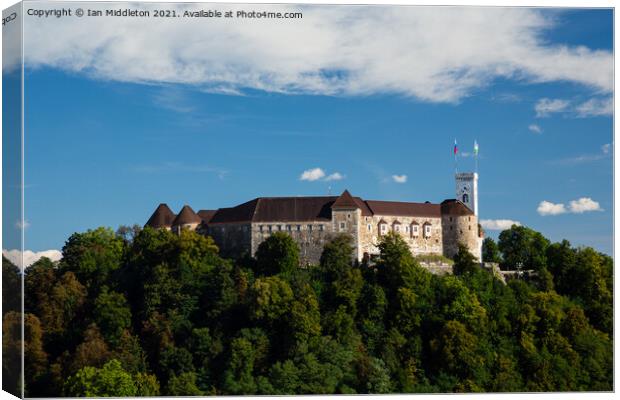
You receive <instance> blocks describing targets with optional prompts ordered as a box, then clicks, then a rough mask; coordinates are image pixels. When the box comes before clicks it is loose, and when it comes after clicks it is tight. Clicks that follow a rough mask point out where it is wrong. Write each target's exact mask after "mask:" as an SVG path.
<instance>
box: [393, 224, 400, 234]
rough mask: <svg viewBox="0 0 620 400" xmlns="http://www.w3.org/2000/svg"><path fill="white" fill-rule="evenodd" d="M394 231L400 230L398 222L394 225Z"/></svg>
mask: <svg viewBox="0 0 620 400" xmlns="http://www.w3.org/2000/svg"><path fill="white" fill-rule="evenodd" d="M394 232H400V225H399V224H396V225H394Z"/></svg>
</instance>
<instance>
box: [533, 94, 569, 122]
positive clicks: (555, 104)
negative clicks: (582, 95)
mask: <svg viewBox="0 0 620 400" xmlns="http://www.w3.org/2000/svg"><path fill="white" fill-rule="evenodd" d="M569 104H570V103H569V102H568V101H567V100H562V99H547V98H544V99H540V100H538V102H537V103H536V105H535V106H534V110H536V116H537V117H539V118H540V117H547V116H549V115H550V114H553V113H558V112H563V111H566V109H567V108H568V106H569Z"/></svg>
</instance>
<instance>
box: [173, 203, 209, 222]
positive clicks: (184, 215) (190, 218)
mask: <svg viewBox="0 0 620 400" xmlns="http://www.w3.org/2000/svg"><path fill="white" fill-rule="evenodd" d="M200 222H202V219H201V218H200V217H199V216H198V214H196V213H195V212H194V210H192V208H191V207H190V206H188V205H187V204H186V205H184V206H183V208H182V209H181V211H180V212H179V215H177V217H176V218H175V219H174V222H172V225H173V226H179V225H188V224H199V223H200Z"/></svg>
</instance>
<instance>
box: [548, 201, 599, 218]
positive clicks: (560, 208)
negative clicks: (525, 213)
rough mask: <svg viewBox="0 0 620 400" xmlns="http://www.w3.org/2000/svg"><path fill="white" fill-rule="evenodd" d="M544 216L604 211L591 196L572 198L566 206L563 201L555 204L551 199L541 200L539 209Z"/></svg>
mask: <svg viewBox="0 0 620 400" xmlns="http://www.w3.org/2000/svg"><path fill="white" fill-rule="evenodd" d="M537 211H538V213H539V214H540V215H542V216H547V215H559V214H566V213H572V214H583V213H584V212H590V211H603V209H602V208H601V206H600V204H599V203H598V202H596V201H594V200H592V199H591V198H589V197H581V198H579V199H578V200H571V201H570V202H569V203H568V207H566V206H565V205H564V204H563V203H558V204H554V203H551V202H549V201H541V202H540V204H539V205H538V209H537Z"/></svg>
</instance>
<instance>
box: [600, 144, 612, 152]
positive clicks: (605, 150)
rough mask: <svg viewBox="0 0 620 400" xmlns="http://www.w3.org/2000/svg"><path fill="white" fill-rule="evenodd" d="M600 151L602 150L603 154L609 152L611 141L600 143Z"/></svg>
mask: <svg viewBox="0 0 620 400" xmlns="http://www.w3.org/2000/svg"><path fill="white" fill-rule="evenodd" d="M601 151H602V152H603V154H609V152H610V151H611V143H605V144H604V145H602V146H601Z"/></svg>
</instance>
